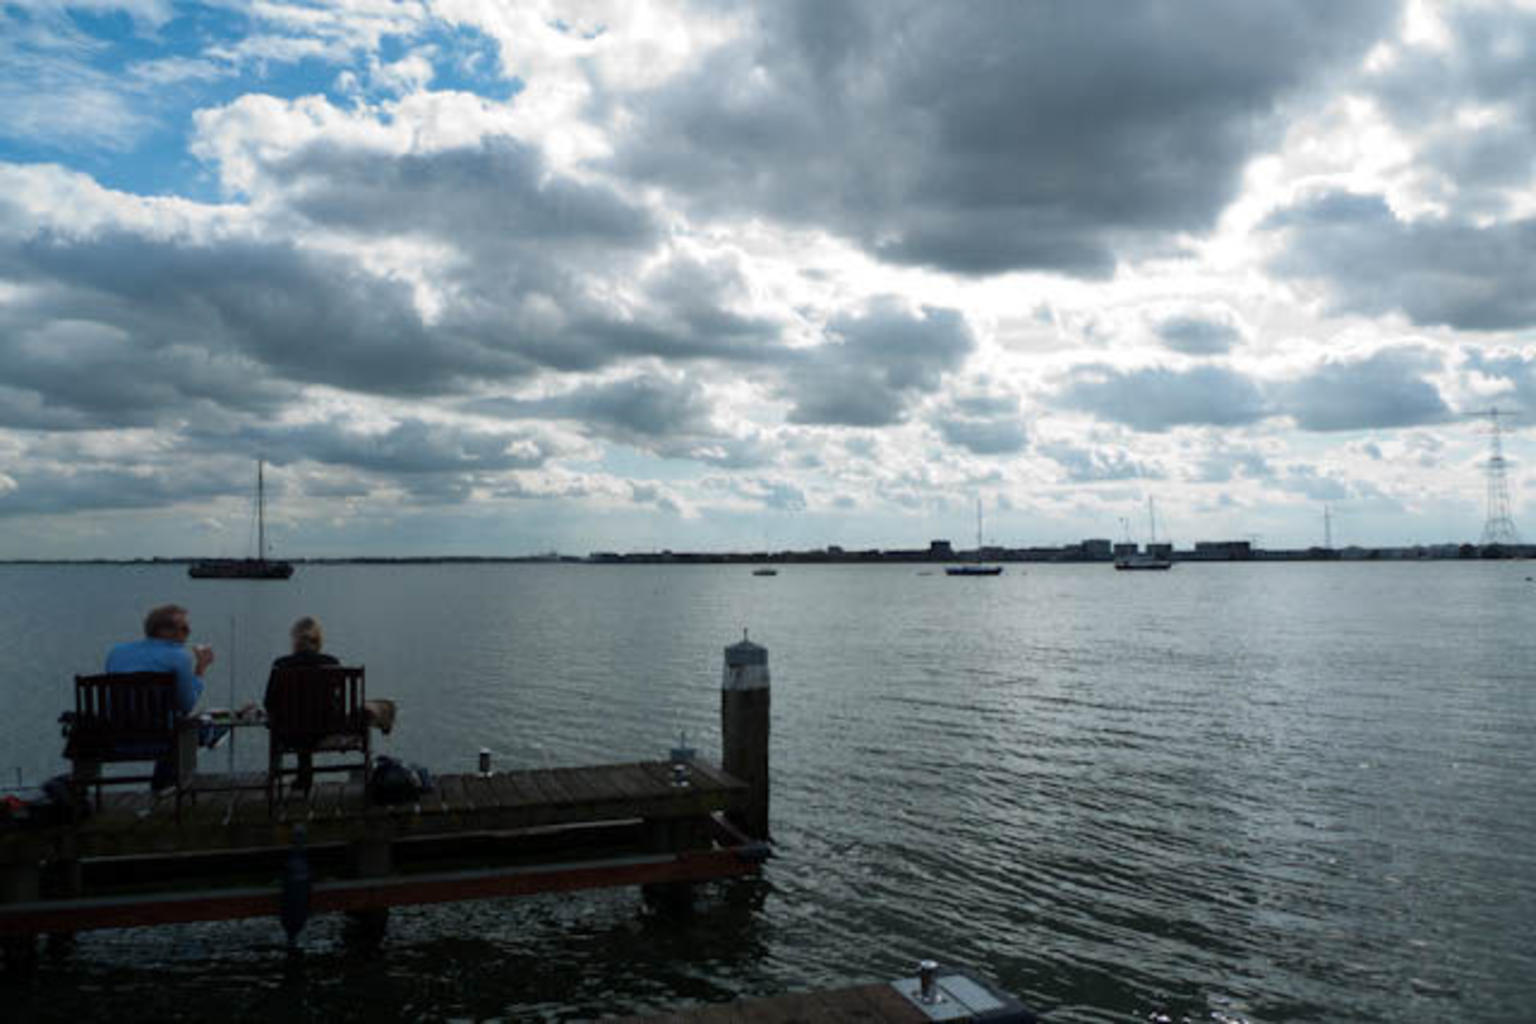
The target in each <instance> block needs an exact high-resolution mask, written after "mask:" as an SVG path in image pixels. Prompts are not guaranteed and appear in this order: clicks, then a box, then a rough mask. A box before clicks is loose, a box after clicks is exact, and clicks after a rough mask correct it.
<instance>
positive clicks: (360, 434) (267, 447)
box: [234, 417, 554, 476]
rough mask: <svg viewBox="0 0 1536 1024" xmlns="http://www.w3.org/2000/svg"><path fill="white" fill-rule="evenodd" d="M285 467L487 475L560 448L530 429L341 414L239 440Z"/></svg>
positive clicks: (535, 461)
mask: <svg viewBox="0 0 1536 1024" xmlns="http://www.w3.org/2000/svg"><path fill="white" fill-rule="evenodd" d="M234 440H237V441H239V442H240V443H241V444H242V445H243V446H245V447H248V448H250V449H252V450H254V451H258V452H261V453H262V454H264V455H265V456H266V458H267V459H268V460H269V461H272V462H275V463H277V464H279V465H282V464H285V463H288V462H295V461H300V460H306V459H307V460H312V461H315V462H320V463H326V464H330V465H341V466H351V467H355V468H357V469H363V470H368V471H369V472H373V473H383V474H389V475H399V474H404V475H407V476H411V475H418V474H429V473H470V472H473V473H487V472H502V471H506V470H514V469H533V468H537V467H539V466H542V465H543V464H544V463H545V462H546V461H547V460H548V459H549V457H550V455H551V454H552V452H553V450H554V445H553V444H552V443H551V442H550V441H548V440H547V439H546V438H543V437H541V436H540V435H538V434H536V433H534V432H533V431H529V430H516V431H508V430H500V431H496V430H483V429H470V428H467V427H463V426H459V425H454V424H446V423H432V422H427V421H425V420H421V419H404V420H401V421H399V422H397V423H394V424H392V425H390V426H389V427H388V428H387V429H385V430H363V429H358V428H357V427H356V426H354V425H351V424H349V423H348V422H347V421H345V420H343V419H341V418H339V417H338V418H332V419H329V420H324V421H321V422H317V423H308V424H303V425H299V426H285V427H251V428H247V429H245V430H243V431H241V432H240V434H239V435H237V437H236V438H235V439H234Z"/></svg>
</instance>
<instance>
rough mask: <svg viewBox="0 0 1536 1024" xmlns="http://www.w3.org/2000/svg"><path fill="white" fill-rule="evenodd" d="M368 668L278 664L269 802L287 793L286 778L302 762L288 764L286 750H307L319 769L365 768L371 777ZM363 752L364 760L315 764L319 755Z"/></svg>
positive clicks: (271, 700)
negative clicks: (285, 761) (284, 783)
mask: <svg viewBox="0 0 1536 1024" xmlns="http://www.w3.org/2000/svg"><path fill="white" fill-rule="evenodd" d="M366 697H367V695H366V687H365V684H364V671H363V668H362V666H360V665H359V666H356V667H349V666H340V665H323V666H315V667H306V668H274V669H273V670H272V675H271V676H270V677H269V678H268V680H267V698H266V705H267V737H268V747H267V806H268V808H269V809H270V808H271V806H272V805H273V804H274V803H275V802H276V801H277V800H278V799H279V798H281V796H282V793H283V776H285V775H296V774H298V772H299V768H298V766H295V767H294V768H292V769H289V768H285V767H284V766H283V757H284V755H286V754H296V755H300V754H307V755H308V756H309V758H310V761H311V770H312V771H313V772H322V771H325V772H342V771H352V770H353V769H356V768H361V769H362V770H363V773H364V777H365V778H366V776H367V771H368V767H369V765H370V764H371V763H372V754H371V752H370V750H369V746H368V742H369V729H368V718H367V714H366V712H365V711H364V708H363V702H364V700H366ZM351 753H356V754H361V755H362V756H361V760H347V761H344V762H342V763H339V764H338V763H330V764H325V765H317V764H313V761H314V756H315V755H316V754H351Z"/></svg>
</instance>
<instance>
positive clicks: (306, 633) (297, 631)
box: [288, 615, 325, 651]
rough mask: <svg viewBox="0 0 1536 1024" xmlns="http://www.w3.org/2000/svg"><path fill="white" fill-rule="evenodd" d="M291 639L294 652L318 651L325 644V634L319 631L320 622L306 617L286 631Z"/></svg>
mask: <svg viewBox="0 0 1536 1024" xmlns="http://www.w3.org/2000/svg"><path fill="white" fill-rule="evenodd" d="M288 635H289V636H291V637H293V649H294V651H318V650H320V648H321V647H322V646H324V644H325V634H324V633H323V632H321V631H320V620H319V619H315V618H311V617H310V616H308V615H306V616H304V617H303V618H302V619H300V620H299V621H298V622H295V623H294V624H293V628H292V629H290V630H289V631H288Z"/></svg>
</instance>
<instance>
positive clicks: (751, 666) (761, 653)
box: [720, 639, 769, 690]
mask: <svg viewBox="0 0 1536 1024" xmlns="http://www.w3.org/2000/svg"><path fill="white" fill-rule="evenodd" d="M768 681H769V680H768V648H766V647H763V646H762V645H760V644H755V643H753V642H752V641H750V640H745V639H744V640H742V641H741V642H740V643H735V644H731V646H729V647H727V648H726V649H725V671H724V673H722V675H721V677H720V689H722V690H766V689H768Z"/></svg>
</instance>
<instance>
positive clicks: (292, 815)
mask: <svg viewBox="0 0 1536 1024" xmlns="http://www.w3.org/2000/svg"><path fill="white" fill-rule="evenodd" d="M434 784H435V785H434V789H433V790H432V791H430V792H428V793H425V794H423V795H422V796H421V797H420V798H419V799H417V800H416V801H414V802H411V803H407V804H401V805H396V806H376V805H370V804H369V803H368V801H367V798H366V794H365V792H364V789H363V786H362V785H361V783H358V782H353V783H345V782H328V783H327V782H321V783H317V784H316V785H315V787H314V788H313V790H312V792H311V793H310V794H309V795H308V796H307V797H306V796H293V797H289V798H286V799H284V800H283V801H281V802H280V803H279V804H277V805H276V806H275V807H271V808H269V806H268V803H267V795H266V792H265V786H264V779H263V778H262V777H261V776H260V775H246V776H237V777H229V776H200V777H198V779H197V780H196V781H195V782H194V784H193V787H192V788H193V790H194V796H193V799H192V800H190V801H184V802H183V805H182V812H181V821H180V822H177V821H176V819H175V813H174V812H175V808H174V800H172V799H170V798H166V797H162V798H160V799H158V800H157V799H155V798H154V797H153V796H151V794H150V793H148V792H147V791H144V790H138V791H126V790H108V791H107V792H106V793H105V794H104V796H103V805H102V808H101V810H100V811H99V812H97V813H96V814H94V815H92V816H91V817H90V818H89V819H88V820H85V821H83V822H81V823H79V824H76V825H69V826H55V827H51V828H34V829H11V830H9V831H0V876H3V877H0V881H3V883H4V885H3V888H0V935H36V934H39V933H44V932H52V931H75V930H83V929H87V928H94V927H119V926H124V925H136V924H159V923H170V922H174V921H191V920H210V919H224V918H231V917H247V916H261V915H265V914H273V915H275V914H276V913H277V912H278V909H279V902H280V895H281V894H280V889H281V884H280V882H281V879H282V877H283V873H284V871H285V870H290V871H291V869H288V868H287V867H286V865H287V864H288V863H289V861H290V860H291V859H292V858H293V856H294V851H295V850H296V849H301V850H302V853H301V854H300V856H302V858H303V861H304V865H305V873H306V875H307V878H306V890H305V891H306V900H307V903H306V906H307V908H308V909H309V910H313V911H315V912H319V911H324V910H362V909H376V908H382V907H388V906H393V905H399V904H408V903H424V902H438V901H444V900H455V899H470V898H484V897H494V896H507V895H518V894H523V893H530V892H540V891H550V890H565V889H578V888H588V887H597V886H605V885H631V884H639V885H651V884H667V883H684V882H694V881H702V880H707V879H710V878H720V877H729V876H733V875H742V874H750V873H754V872H756V871H757V870H758V862H759V861H760V859H761V854H762V853H763V850H761V849H755V850H748V849H747V847H748V846H750V845H751V844H750V843H748V842H746V841H745V839H744V837H740V836H733V835H732V834H731V833H730V832H729V828H728V826H726V825H725V824H724V823H723V821H721V820H720V815H721V812H724V811H727V810H729V809H731V808H733V807H735V806H736V805H737V804H738V802H739V801H740V800H741V798H742V796H743V794H744V791H745V788H746V787H745V785H744V784H743V783H741V782H739V781H737V780H736V779H733V778H731V777H729V776H727V775H725V774H724V773H723V772H722V771H720V769H719V768H718V767H716V766H714V765H711V764H709V763H707V762H702V761H694V762H692V765H691V769H690V771H689V773H688V784H687V785H684V786H679V785H676V784H675V782H674V778H673V768H672V765H671V764H669V763H667V762H643V763H635V764H615V765H603V766H596V767H585V768H551V769H541V770H533V771H520V772H496V773H493V774H490V775H485V776H481V775H476V774H469V775H444V776H438V777H436V778H435V779H434ZM231 787H238V788H231Z"/></svg>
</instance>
